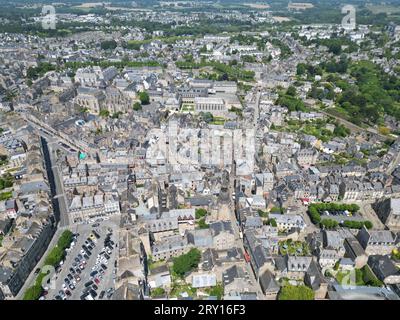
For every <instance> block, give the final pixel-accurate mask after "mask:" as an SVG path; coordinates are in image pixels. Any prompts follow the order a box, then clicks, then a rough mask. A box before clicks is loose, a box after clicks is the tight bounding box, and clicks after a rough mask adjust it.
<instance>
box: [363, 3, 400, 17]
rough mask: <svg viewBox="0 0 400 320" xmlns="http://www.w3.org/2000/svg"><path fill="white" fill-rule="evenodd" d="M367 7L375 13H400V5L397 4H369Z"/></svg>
mask: <svg viewBox="0 0 400 320" xmlns="http://www.w3.org/2000/svg"><path fill="white" fill-rule="evenodd" d="M366 7H367V9H368V10H370V11H371V12H372V13H374V14H379V13H386V14H388V15H391V14H397V13H400V7H395V6H387V5H378V4H376V5H374V4H367V5H366Z"/></svg>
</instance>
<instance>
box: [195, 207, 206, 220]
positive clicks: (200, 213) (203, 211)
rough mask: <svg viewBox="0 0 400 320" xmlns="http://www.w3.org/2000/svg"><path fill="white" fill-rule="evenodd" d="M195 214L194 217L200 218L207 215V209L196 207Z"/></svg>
mask: <svg viewBox="0 0 400 320" xmlns="http://www.w3.org/2000/svg"><path fill="white" fill-rule="evenodd" d="M195 215H196V219H201V218H203V217H205V216H206V215H207V210H206V209H203V208H199V209H196V211H195Z"/></svg>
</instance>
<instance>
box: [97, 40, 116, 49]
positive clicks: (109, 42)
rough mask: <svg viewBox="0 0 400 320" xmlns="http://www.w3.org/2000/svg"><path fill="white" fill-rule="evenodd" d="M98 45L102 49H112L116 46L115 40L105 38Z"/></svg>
mask: <svg viewBox="0 0 400 320" xmlns="http://www.w3.org/2000/svg"><path fill="white" fill-rule="evenodd" d="M100 47H101V49H103V50H109V49H112V50H113V49H115V48H116V47H117V42H116V41H115V40H105V41H103V42H102V43H101V44H100Z"/></svg>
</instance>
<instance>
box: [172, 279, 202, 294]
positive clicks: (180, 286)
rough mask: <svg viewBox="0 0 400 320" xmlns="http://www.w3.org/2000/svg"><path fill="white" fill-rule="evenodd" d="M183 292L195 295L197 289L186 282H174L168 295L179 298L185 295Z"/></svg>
mask: <svg viewBox="0 0 400 320" xmlns="http://www.w3.org/2000/svg"><path fill="white" fill-rule="evenodd" d="M185 293H187V295H188V296H189V297H195V296H196V294H197V289H196V288H193V287H192V286H191V285H189V284H187V283H177V282H174V283H173V285H172V289H171V292H170V294H169V296H170V297H176V298H179V297H182V296H183V295H185Z"/></svg>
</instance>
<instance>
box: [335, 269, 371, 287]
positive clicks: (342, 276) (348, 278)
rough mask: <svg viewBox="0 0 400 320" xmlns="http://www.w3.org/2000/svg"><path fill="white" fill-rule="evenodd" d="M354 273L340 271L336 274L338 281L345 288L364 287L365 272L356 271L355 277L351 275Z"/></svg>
mask: <svg viewBox="0 0 400 320" xmlns="http://www.w3.org/2000/svg"><path fill="white" fill-rule="evenodd" d="M351 272H352V271H339V272H338V273H337V274H336V281H337V282H338V283H339V284H341V285H344V286H346V285H347V286H349V285H356V286H364V285H365V282H364V280H363V271H362V270H361V269H355V275H354V274H353V275H351ZM354 281H355V283H354Z"/></svg>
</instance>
